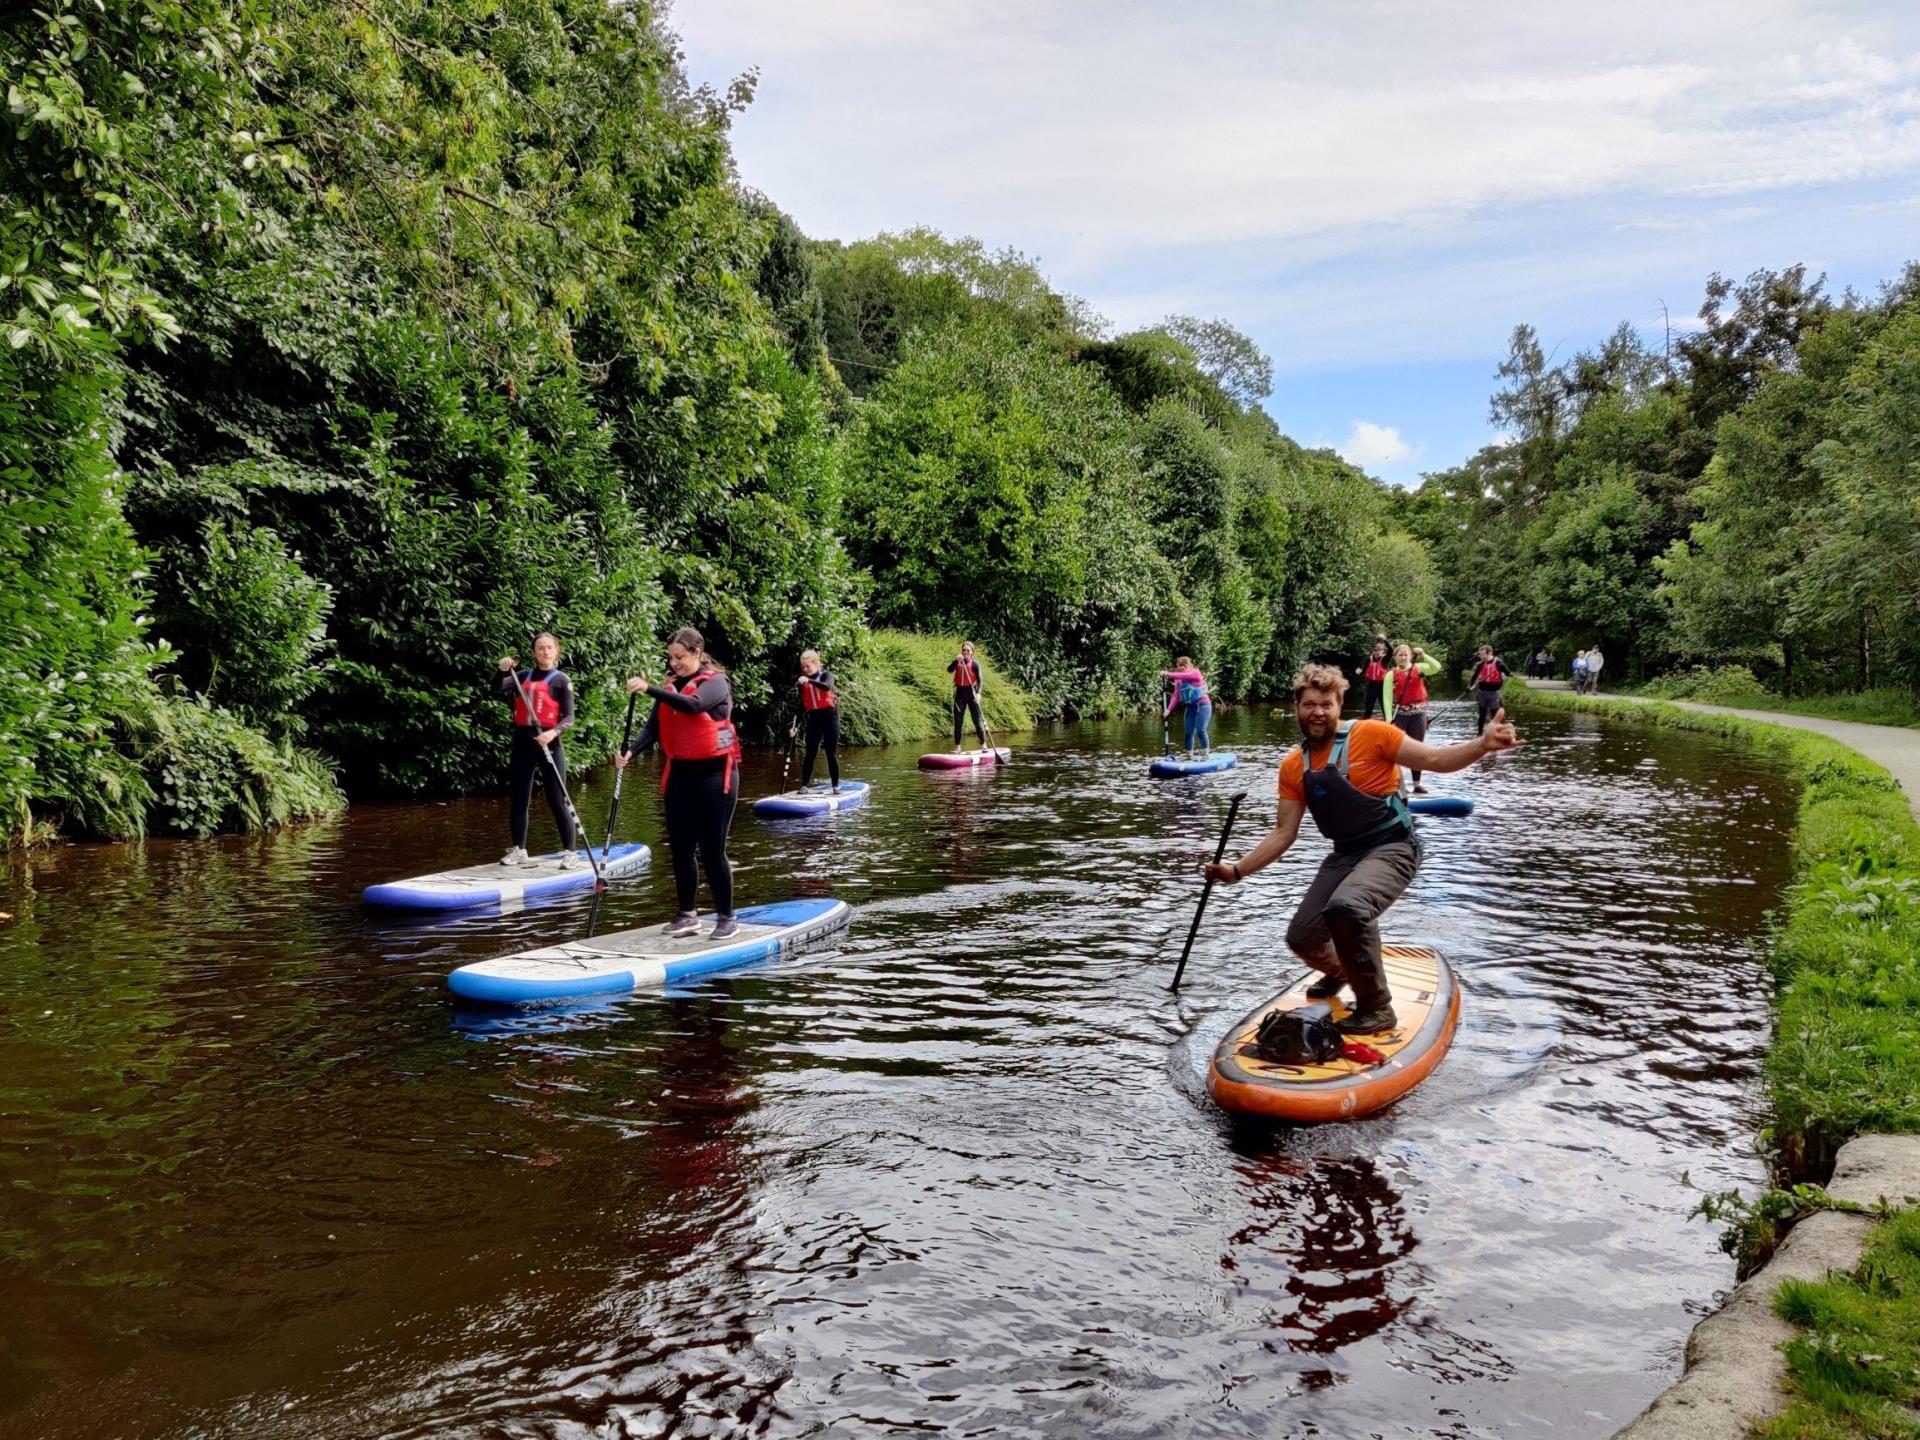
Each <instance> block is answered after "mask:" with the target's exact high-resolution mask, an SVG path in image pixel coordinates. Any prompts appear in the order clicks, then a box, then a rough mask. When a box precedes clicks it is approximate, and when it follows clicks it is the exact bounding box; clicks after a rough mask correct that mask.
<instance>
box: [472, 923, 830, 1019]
mask: <svg viewBox="0 0 1920 1440" xmlns="http://www.w3.org/2000/svg"><path fill="white" fill-rule="evenodd" d="M852 916H853V911H852V910H851V909H850V908H849V907H848V905H847V902H846V901H844V900H834V899H831V898H827V899H818V900H787V901H783V902H781V903H780V904H777V905H751V906H748V907H747V908H746V909H745V910H742V911H740V912H739V913H738V914H737V915H736V916H735V917H734V918H735V919H737V920H738V921H739V922H740V929H739V931H738V932H737V933H735V934H733V935H730V936H728V937H727V938H726V939H725V940H715V939H713V938H712V936H711V926H709V928H708V930H707V931H705V932H701V933H696V934H693V935H686V936H681V937H679V938H677V939H676V938H670V937H669V936H668V935H667V934H666V932H665V927H664V926H660V925H649V926H647V927H646V928H644V929H641V930H621V931H618V932H616V933H615V934H612V935H600V936H596V937H595V938H593V939H591V940H571V941H568V942H567V943H566V944H564V945H549V946H547V947H546V948H544V949H541V950H522V951H520V952H519V953H518V954H515V955H505V956H502V957H501V958H500V959H498V960H482V961H480V962H479V963H478V964H477V965H462V966H461V967H460V968H459V969H458V970H456V971H454V972H453V973H452V974H451V975H449V976H448V977H447V988H448V989H449V990H451V991H453V993H454V994H456V995H458V996H460V997H461V998H462V999H463V1000H486V1001H490V1002H492V1003H493V1004H496V1005H532V1004H537V1003H539V1002H540V1001H542V1000H566V999H570V998H571V997H573V996H576V995H606V994H615V993H620V992H624V991H628V990H639V989H643V988H653V987H657V986H664V985H671V984H673V983H675V982H677V981H681V980H691V979H693V978H694V977H695V976H697V975H707V974H711V973H712V972H713V971H715V970H729V969H732V968H733V967H734V966H737V965H750V964H752V963H753V962H754V961H756V960H765V959H767V958H769V957H771V956H777V955H786V954H789V953H791V952H792V951H795V950H798V949H800V948H801V947H802V946H804V945H808V944H810V943H812V942H813V941H815V940H818V939H819V938H820V937H821V936H823V935H828V934H831V933H832V932H833V931H835V930H839V929H842V928H844V927H845V925H846V923H847V921H848V920H849V919H851V918H852Z"/></svg>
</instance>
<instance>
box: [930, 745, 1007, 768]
mask: <svg viewBox="0 0 1920 1440" xmlns="http://www.w3.org/2000/svg"><path fill="white" fill-rule="evenodd" d="M1012 759H1013V751H1011V750H1006V749H1000V750H961V751H957V752H956V751H953V750H937V751H935V752H934V753H933V754H931V755H922V756H921V757H920V768H921V769H922V770H971V769H973V768H974V767H975V766H978V765H1004V764H1006V763H1007V762H1009V761H1011V760H1012Z"/></svg>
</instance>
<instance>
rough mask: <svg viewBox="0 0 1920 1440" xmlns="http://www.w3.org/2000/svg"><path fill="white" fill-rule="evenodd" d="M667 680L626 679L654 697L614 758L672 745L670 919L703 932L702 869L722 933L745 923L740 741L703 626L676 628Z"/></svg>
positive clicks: (664, 790)
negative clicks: (736, 817)
mask: <svg viewBox="0 0 1920 1440" xmlns="http://www.w3.org/2000/svg"><path fill="white" fill-rule="evenodd" d="M667 670H668V675H667V681H666V683H665V684H664V685H655V684H653V683H652V682H651V681H649V680H648V679H647V677H646V676H644V675H636V676H634V677H633V678H632V679H631V680H629V681H627V693H628V694H638V693H639V692H640V691H642V690H644V691H646V693H647V694H648V695H650V696H652V697H653V702H654V704H653V713H652V714H651V715H649V716H648V717H647V723H646V725H645V726H644V727H643V728H642V729H641V731H640V733H639V734H638V735H636V736H634V738H633V742H632V744H630V745H629V746H627V748H626V749H624V750H621V751H619V752H617V753H616V754H615V755H614V757H613V763H614V764H615V765H618V766H620V767H621V768H622V769H624V768H625V767H626V765H627V762H628V761H629V760H631V759H632V758H633V757H634V756H635V755H640V754H644V753H645V752H646V751H647V750H648V748H649V747H651V746H653V745H655V744H658V745H659V747H660V748H661V749H662V750H663V751H665V752H666V756H667V763H666V768H665V770H664V771H663V772H662V774H661V776H660V793H661V794H663V795H665V796H666V797H667V848H668V849H669V850H670V851H672V853H673V886H674V892H675V895H676V897H677V898H678V901H679V913H677V914H676V915H675V916H674V917H673V919H672V920H671V921H669V922H668V924H667V927H666V928H667V934H669V935H697V934H699V933H700V916H699V913H698V912H697V911H696V910H695V908H694V904H695V897H696V895H697V893H698V891H699V888H700V871H702V870H705V871H706V872H707V889H708V890H710V891H712V892H713V909H714V916H715V919H714V926H713V938H714V939H716V940H724V939H726V938H727V937H728V936H729V935H731V934H733V933H734V931H736V930H738V929H739V928H740V925H739V922H738V921H736V920H735V919H734V918H733V867H732V866H731V865H730V864H728V863H727V832H728V831H729V830H730V829H732V828H733V808H734V806H735V805H736V804H737V803H738V802H739V799H740V787H739V786H738V785H737V784H736V783H735V781H736V778H737V771H738V766H739V760H740V742H739V741H738V740H737V739H736V738H735V736H734V733H733V687H732V685H730V684H728V683H727V677H726V676H725V675H723V674H721V673H720V669H719V667H718V666H716V665H715V664H714V663H713V661H712V660H711V659H709V658H708V656H707V650H706V641H705V640H704V639H703V638H702V637H701V635H700V632H699V631H698V630H676V631H674V632H673V639H671V640H670V641H668V642H667Z"/></svg>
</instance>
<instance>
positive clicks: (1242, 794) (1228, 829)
mask: <svg viewBox="0 0 1920 1440" xmlns="http://www.w3.org/2000/svg"><path fill="white" fill-rule="evenodd" d="M1246 798H1247V792H1246V791H1244V790H1239V791H1236V792H1235V793H1234V797H1233V801H1232V803H1231V804H1229V805H1228V806H1227V823H1226V824H1224V825H1222V826H1221V827H1220V843H1219V844H1218V845H1216V846H1214V848H1213V863H1214V864H1216V865H1218V864H1219V863H1220V857H1221V856H1223V855H1225V854H1226V853H1227V837H1228V836H1229V835H1231V834H1233V822H1234V819H1235V817H1237V816H1238V815H1239V814H1240V802H1241V801H1242V800H1244V799H1246ZM1211 894H1213V876H1211V875H1209V876H1207V883H1206V884H1205V885H1203V886H1201V887H1200V903H1199V904H1198V905H1196V906H1194V907H1193V924H1192V925H1190V926H1188V927H1187V943H1186V944H1185V945H1184V946H1182V947H1181V949H1180V963H1179V964H1178V965H1176V966H1175V967H1174V970H1173V984H1171V985H1169V986H1168V987H1167V988H1168V989H1169V990H1178V989H1179V988H1180V977H1181V976H1183V975H1185V974H1186V973H1187V956H1189V955H1191V954H1192V953H1193V937H1194V936H1196V935H1198V934H1199V933H1200V917H1201V916H1202V915H1204V914H1206V913H1207V897H1208V896H1209V895H1211Z"/></svg>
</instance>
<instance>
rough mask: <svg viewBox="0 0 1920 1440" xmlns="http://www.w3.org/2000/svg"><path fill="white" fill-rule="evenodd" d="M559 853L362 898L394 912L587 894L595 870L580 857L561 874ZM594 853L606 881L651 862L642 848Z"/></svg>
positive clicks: (407, 883)
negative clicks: (569, 892) (577, 863)
mask: <svg viewBox="0 0 1920 1440" xmlns="http://www.w3.org/2000/svg"><path fill="white" fill-rule="evenodd" d="M561 853H562V852H560V851H555V852H554V853H553V854H551V855H533V856H529V857H528V858H527V860H526V862H525V863H524V864H520V865H501V864H499V863H498V862H496V863H494V864H492V865H469V866H467V867H466V868H465V869H463V870H441V871H437V872H435V873H434V874H432V875H416V876H414V877H413V879H411V880H389V881H388V882H387V883H386V884H384V885H369V886H368V887H367V888H366V890H365V891H364V892H362V894H361V897H360V898H361V899H363V900H365V901H366V902H367V904H369V905H387V906H391V907H392V908H394V909H396V910H471V909H475V908H477V907H478V906H481V905H512V904H516V903H518V902H519V901H522V900H530V899H532V898H533V897H534V896H536V895H557V894H559V893H561V892H562V891H566V890H591V889H592V888H593V867H592V866H591V865H589V864H587V861H586V856H584V855H582V856H581V857H580V868H579V869H577V870H562V869H561V868H560V856H561ZM593 853H594V857H595V858H596V859H597V860H599V862H600V871H601V873H602V874H603V875H605V876H606V877H607V878H608V879H609V880H611V879H613V878H615V877H616V876H620V875H631V874H632V873H633V872H634V871H636V870H638V869H639V868H640V867H641V866H643V865H645V864H646V863H647V861H648V860H649V859H651V858H652V856H653V852H652V851H651V850H649V849H648V848H647V847H646V846H644V845H640V844H632V845H615V846H613V847H611V848H610V849H606V850H595V851H594V852H593Z"/></svg>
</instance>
